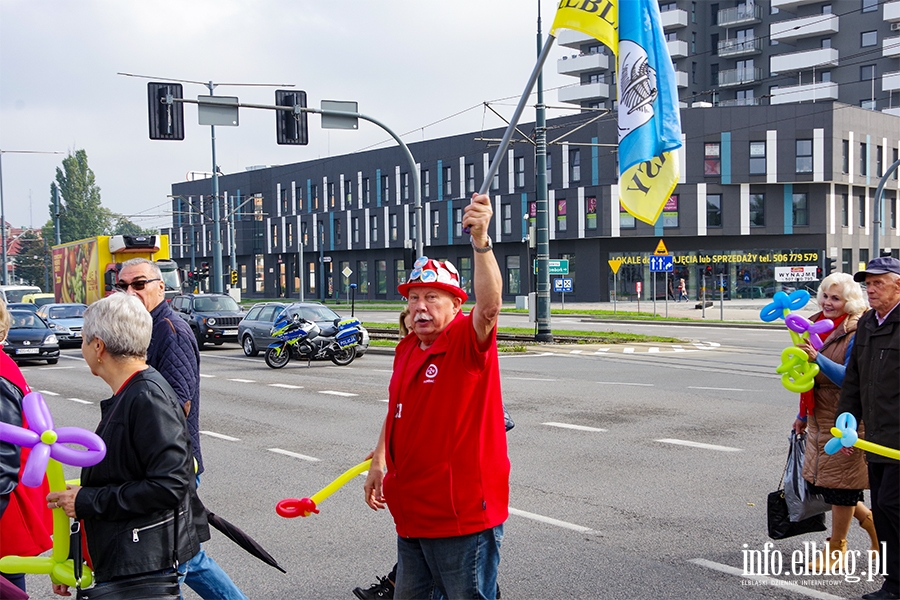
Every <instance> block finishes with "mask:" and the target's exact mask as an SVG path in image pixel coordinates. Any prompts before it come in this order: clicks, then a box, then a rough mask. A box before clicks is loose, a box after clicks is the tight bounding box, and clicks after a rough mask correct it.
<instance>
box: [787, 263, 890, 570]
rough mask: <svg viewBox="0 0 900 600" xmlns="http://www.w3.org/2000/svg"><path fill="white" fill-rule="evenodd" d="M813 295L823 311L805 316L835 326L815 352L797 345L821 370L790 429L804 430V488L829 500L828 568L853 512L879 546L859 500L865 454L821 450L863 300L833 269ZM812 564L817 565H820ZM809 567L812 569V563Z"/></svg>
mask: <svg viewBox="0 0 900 600" xmlns="http://www.w3.org/2000/svg"><path fill="white" fill-rule="evenodd" d="M817 300H818V303H819V307H820V308H821V309H822V310H821V311H820V312H817V313H816V314H814V315H813V316H812V317H811V319H810V320H811V321H819V320H822V319H831V321H832V322H833V323H834V329H833V330H832V331H831V332H830V333H828V334H822V335H820V337H821V339H822V342H823V344H822V347H821V348H819V349H818V351H817V350H816V349H815V348H813V347H812V345H811V344H808V343H807V344H802V345H801V346H800V347H801V348H802V349H803V350H804V351H805V352H806V353H807V355H808V356H809V359H810V361H813V362H815V363H816V364H817V365H819V369H820V372H819V374H818V375H817V376H816V379H815V386H814V387H813V389H811V390H810V391H808V392H804V393H802V394H801V395H800V412H799V414H798V415H797V419H796V420H795V421H794V431H796V432H797V434H800V433H803V431H806V432H807V442H806V454H805V456H804V458H803V478H804V479H805V480H806V481H808V482H809V483H810V486H809V490H810V491H811V492H812V493H814V494H821V495H822V496H823V498H824V500H825V502H827V503H828V504H831V537H829V538H828V541H829V542H830V549H831V552H830V553H831V556H830V557H829V558H828V562H829V564H830V565H832V569H833V568H835V565H836V564H838V563H843V561H844V560H845V555H846V552H847V534H848V533H849V532H850V523H851V521H852V520H853V517H856V519H857V521H859V524H860V527H862V528H863V529H865V530H866V532H867V533H868V534H869V537H870V538H871V549H872V550H877V549H878V536H877V535H876V533H875V524H874V523H873V521H872V511H871V510H869V508H868V507H867V506H866V505H865V504H863V502H862V500H863V490H864V489H867V488H868V487H869V477H868V472H867V468H866V461H865V458H864V453H863V452H854V453H852V454H850V455H847V454H844V453H841V452H838V453H837V454H827V453H826V452H825V443H826V442H827V441H828V440H830V439H831V438H832V435H831V428H832V427H834V422H835V419H836V418H837V416H838V415H837V414H836V409H837V405H838V401H839V400H840V398H841V384H842V383H843V381H844V373H845V372H846V364H847V361H848V360H849V358H850V351H851V350H852V348H853V340H854V337H855V335H856V324H857V321H859V317H860V316H862V314H863V313H864V312H865V311H866V310H867V309H868V304H867V303H866V299H865V296H864V295H863V291H862V288H860V286H859V284H858V283H856V282H855V281H853V277H852V276H851V275H849V274H847V273H832V274H831V275H829V276H828V277H826V278H825V279H823V280H822V283H821V284H820V285H819V291H818V294H817ZM863 434H864V432H863V428H862V425H860V427H859V436H860V437H861V438H862V437H864V435H863ZM816 566H817V567H818V568H819V569H820V568H821V567H822V566H823V565H821V564H819V565H816ZM810 568H813V565H812V564H811V567H810Z"/></svg>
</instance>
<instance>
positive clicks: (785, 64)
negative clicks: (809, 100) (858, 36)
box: [769, 48, 840, 75]
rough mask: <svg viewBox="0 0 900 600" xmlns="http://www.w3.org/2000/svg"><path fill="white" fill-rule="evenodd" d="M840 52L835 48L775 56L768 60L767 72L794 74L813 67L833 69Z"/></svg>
mask: <svg viewBox="0 0 900 600" xmlns="http://www.w3.org/2000/svg"><path fill="white" fill-rule="evenodd" d="M839 58H840V52H838V50H837V48H817V49H816V50H806V51H803V52H791V53H789V54H777V55H775V56H773V57H771V59H770V60H769V72H770V73H771V74H772V75H775V74H776V73H794V72H796V71H802V70H804V69H812V68H814V67H833V66H836V65H837V64H838V59H839Z"/></svg>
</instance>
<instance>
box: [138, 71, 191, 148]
mask: <svg viewBox="0 0 900 600" xmlns="http://www.w3.org/2000/svg"><path fill="white" fill-rule="evenodd" d="M183 97H184V96H183V94H182V86H181V84H180V83H155V82H152V81H151V82H150V83H148V84H147V101H148V104H149V109H150V139H151V140H183V139H184V104H183V103H181V102H176V99H181V98H183Z"/></svg>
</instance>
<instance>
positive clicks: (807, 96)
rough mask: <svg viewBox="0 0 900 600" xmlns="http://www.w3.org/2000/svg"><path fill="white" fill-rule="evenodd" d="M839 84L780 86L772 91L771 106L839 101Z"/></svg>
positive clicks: (823, 82) (824, 82)
mask: <svg viewBox="0 0 900 600" xmlns="http://www.w3.org/2000/svg"><path fill="white" fill-rule="evenodd" d="M837 98H838V84H837V83H835V82H834V81H822V82H820V83H805V84H802V85H788V86H779V87H777V88H775V89H773V90H772V97H771V98H769V104H772V105H775V104H793V103H796V102H815V101H816V100H837Z"/></svg>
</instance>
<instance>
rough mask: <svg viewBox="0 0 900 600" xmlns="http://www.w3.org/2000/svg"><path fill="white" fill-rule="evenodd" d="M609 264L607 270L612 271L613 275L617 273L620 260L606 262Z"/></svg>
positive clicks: (620, 263)
mask: <svg viewBox="0 0 900 600" xmlns="http://www.w3.org/2000/svg"><path fill="white" fill-rule="evenodd" d="M606 262H608V263H609V268H610V269H612V272H613V275H615V274H616V273H618V272H619V267H621V266H622V259H621V258H614V259H612V260H608V261H606Z"/></svg>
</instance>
